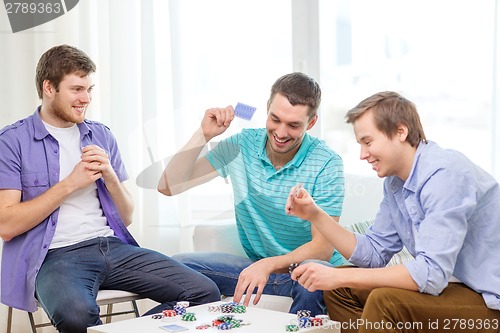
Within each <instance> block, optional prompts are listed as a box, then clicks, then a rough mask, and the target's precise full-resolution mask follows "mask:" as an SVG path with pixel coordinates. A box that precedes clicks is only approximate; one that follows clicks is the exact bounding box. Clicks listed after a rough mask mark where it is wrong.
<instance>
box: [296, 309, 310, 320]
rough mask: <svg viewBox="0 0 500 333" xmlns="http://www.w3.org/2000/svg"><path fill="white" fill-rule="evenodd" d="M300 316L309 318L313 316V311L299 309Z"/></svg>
mask: <svg viewBox="0 0 500 333" xmlns="http://www.w3.org/2000/svg"><path fill="white" fill-rule="evenodd" d="M297 317H298V318H309V317H311V311H309V310H299V311H297Z"/></svg>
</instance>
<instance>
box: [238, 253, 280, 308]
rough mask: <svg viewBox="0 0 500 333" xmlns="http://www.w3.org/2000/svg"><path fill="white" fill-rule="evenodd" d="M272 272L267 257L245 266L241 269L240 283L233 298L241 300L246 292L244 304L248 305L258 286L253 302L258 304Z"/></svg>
mask: <svg viewBox="0 0 500 333" xmlns="http://www.w3.org/2000/svg"><path fill="white" fill-rule="evenodd" d="M271 273H272V270H271V268H270V265H268V263H267V260H266V259H261V260H259V261H257V262H255V263H253V264H251V265H250V266H248V267H247V268H245V269H244V270H243V271H241V273H240V276H239V278H238V284H237V285H236V289H235V290H234V296H233V300H234V301H235V302H240V301H241V298H242V297H243V294H246V295H245V299H244V300H243V305H245V306H248V304H249V303H250V298H251V297H252V294H253V291H254V290H255V288H257V292H256V294H255V298H254V300H253V304H254V305H256V304H257V303H259V300H260V296H261V295H262V292H263V291H264V287H265V286H266V283H267V281H268V280H269V275H270V274H271Z"/></svg>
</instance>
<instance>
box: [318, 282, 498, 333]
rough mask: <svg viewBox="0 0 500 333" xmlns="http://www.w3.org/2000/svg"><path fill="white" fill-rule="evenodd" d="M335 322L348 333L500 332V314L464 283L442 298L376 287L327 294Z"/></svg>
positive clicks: (443, 293) (444, 293)
mask: <svg viewBox="0 0 500 333" xmlns="http://www.w3.org/2000/svg"><path fill="white" fill-rule="evenodd" d="M324 298H325V303H326V307H327V309H328V313H329V315H330V318H331V319H332V320H335V321H338V322H340V323H342V333H344V332H385V333H386V332H450V333H452V332H453V333H455V332H499V328H500V311H498V310H491V309H489V308H487V307H486V305H485V303H484V300H483V297H482V296H481V295H480V294H478V293H476V292H474V291H473V290H471V289H470V288H468V287H467V286H465V285H464V284H462V283H450V284H449V285H448V287H447V288H446V289H444V290H443V292H442V293H441V294H440V295H439V296H432V295H428V294H422V293H420V292H415V291H409V290H403V289H396V288H376V289H372V290H367V289H349V288H340V289H336V290H331V291H325V292H324Z"/></svg>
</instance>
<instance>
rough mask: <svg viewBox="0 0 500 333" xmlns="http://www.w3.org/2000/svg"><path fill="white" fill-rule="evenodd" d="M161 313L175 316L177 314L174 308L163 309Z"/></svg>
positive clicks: (166, 315)
mask: <svg viewBox="0 0 500 333" xmlns="http://www.w3.org/2000/svg"><path fill="white" fill-rule="evenodd" d="M162 313H163V315H164V316H165V317H175V316H177V312H175V310H163V311H162Z"/></svg>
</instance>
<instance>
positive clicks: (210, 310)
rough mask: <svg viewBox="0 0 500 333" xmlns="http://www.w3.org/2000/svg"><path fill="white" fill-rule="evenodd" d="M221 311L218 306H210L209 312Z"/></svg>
mask: <svg viewBox="0 0 500 333" xmlns="http://www.w3.org/2000/svg"><path fill="white" fill-rule="evenodd" d="M218 311H220V307H219V306H218V305H209V306H208V312H218Z"/></svg>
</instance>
